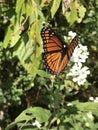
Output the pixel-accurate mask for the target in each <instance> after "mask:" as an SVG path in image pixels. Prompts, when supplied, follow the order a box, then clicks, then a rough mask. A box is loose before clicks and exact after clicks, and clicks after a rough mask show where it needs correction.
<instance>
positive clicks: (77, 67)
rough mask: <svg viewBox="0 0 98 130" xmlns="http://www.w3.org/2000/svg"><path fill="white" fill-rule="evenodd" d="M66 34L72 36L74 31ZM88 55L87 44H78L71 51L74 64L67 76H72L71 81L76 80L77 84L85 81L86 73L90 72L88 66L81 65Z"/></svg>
mask: <svg viewBox="0 0 98 130" xmlns="http://www.w3.org/2000/svg"><path fill="white" fill-rule="evenodd" d="M68 35H69V36H71V37H74V36H75V35H76V33H73V32H72V31H70V32H69V33H68ZM88 55H89V52H88V48H87V46H83V45H82V44H78V46H77V47H76V48H75V50H74V52H73V56H72V57H71V61H72V62H74V63H75V64H74V65H73V67H72V68H71V70H70V72H69V73H68V74H67V76H72V77H73V79H72V80H73V82H77V83H78V85H79V86H80V85H83V84H84V83H85V82H86V78H87V75H89V74H90V71H89V68H88V67H87V66H84V65H83V64H84V63H85V62H86V59H87V58H88Z"/></svg>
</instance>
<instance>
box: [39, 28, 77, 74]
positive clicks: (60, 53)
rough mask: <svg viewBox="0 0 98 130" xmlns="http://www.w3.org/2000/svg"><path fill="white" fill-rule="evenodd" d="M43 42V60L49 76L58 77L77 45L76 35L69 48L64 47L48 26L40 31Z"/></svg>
mask: <svg viewBox="0 0 98 130" xmlns="http://www.w3.org/2000/svg"><path fill="white" fill-rule="evenodd" d="M41 37H42V40H43V49H44V53H43V60H44V63H45V65H46V69H47V70H48V72H49V73H50V74H53V75H59V74H60V73H61V72H62V71H63V70H64V69H65V68H66V66H67V64H68V61H69V59H70V57H71V56H72V54H73V51H74V49H75V47H76V46H77V45H78V38H79V37H78V35H76V36H75V37H74V38H73V39H72V41H71V43H70V44H69V46H66V45H65V44H64V43H63V42H61V40H60V39H59V38H58V36H56V34H55V33H54V32H53V31H52V29H51V27H50V26H44V27H43V28H42V30H41Z"/></svg>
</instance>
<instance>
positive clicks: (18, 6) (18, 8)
mask: <svg viewBox="0 0 98 130" xmlns="http://www.w3.org/2000/svg"><path fill="white" fill-rule="evenodd" d="M24 3H25V0H17V1H16V13H17V14H18V15H19V14H20V13H21V11H22V10H21V9H22V6H23V5H24Z"/></svg>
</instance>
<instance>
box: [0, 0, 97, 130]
mask: <svg viewBox="0 0 98 130" xmlns="http://www.w3.org/2000/svg"><path fill="white" fill-rule="evenodd" d="M66 5H67V4H66V3H64V0H62V1H61V0H9V1H8V0H0V127H1V129H2V130H3V129H5V128H6V127H7V129H13V127H14V126H15V127H14V130H15V129H17V130H18V129H22V130H24V129H25V130H26V129H27V130H29V129H36V127H35V126H33V125H32V122H33V121H34V120H35V119H37V120H38V121H39V123H42V124H41V125H42V129H53V130H55V129H80V128H81V129H85V130H86V129H87V130H88V129H91V130H92V129H93V130H96V129H97V128H98V112H97V108H98V103H94V102H91V101H89V98H90V97H94V98H96V97H97V96H98V60H97V59H98V1H97V0H86V1H85V0H71V2H70V4H69V5H67V6H66ZM68 6H69V7H68ZM43 22H45V23H46V24H51V25H52V27H53V29H54V30H55V32H57V34H58V35H61V36H64V35H67V34H68V31H70V30H72V31H75V32H77V34H79V35H80V41H81V43H82V44H83V45H86V46H87V47H88V49H89V53H90V55H89V58H88V60H87V62H86V63H85V64H86V65H87V66H88V67H89V68H90V75H89V76H88V78H87V83H85V84H84V85H83V86H78V85H77V84H75V83H73V82H72V81H71V80H68V81H67V80H66V74H67V72H68V70H67V69H66V70H65V72H64V73H62V74H61V75H60V76H59V77H56V78H55V79H54V77H53V76H50V75H49V74H48V73H47V72H45V71H44V70H45V69H44V65H43V62H42V52H43V46H42V39H41V36H40V31H41V29H42V27H43ZM68 69H70V68H68ZM84 102H85V103H84ZM68 103H72V104H71V105H68ZM31 106H33V107H31ZM26 108H28V109H26ZM23 110H25V111H23ZM21 112H22V113H21ZM89 112H91V113H92V115H93V118H89V116H87V114H88V113H89ZM20 113H21V114H20ZM19 114H20V115H19ZM43 114H44V117H43ZM17 116H18V117H17ZM16 117H17V118H16ZM15 118H16V120H15ZM9 123H11V124H10V125H8V124H9ZM16 125H17V127H16Z"/></svg>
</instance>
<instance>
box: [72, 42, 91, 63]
mask: <svg viewBox="0 0 98 130" xmlns="http://www.w3.org/2000/svg"><path fill="white" fill-rule="evenodd" d="M88 55H89V52H88V51H87V46H83V45H81V44H79V45H78V46H77V47H76V48H75V50H74V52H73V55H72V58H71V59H72V60H73V61H74V62H83V63H84V62H85V61H86V59H87V58H88Z"/></svg>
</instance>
